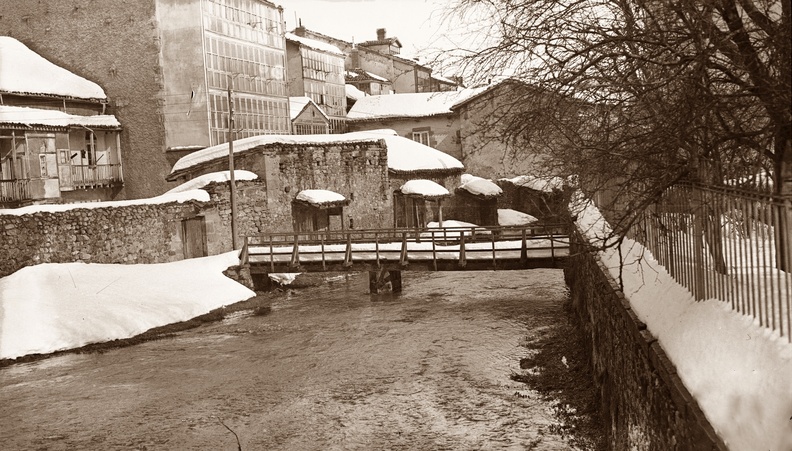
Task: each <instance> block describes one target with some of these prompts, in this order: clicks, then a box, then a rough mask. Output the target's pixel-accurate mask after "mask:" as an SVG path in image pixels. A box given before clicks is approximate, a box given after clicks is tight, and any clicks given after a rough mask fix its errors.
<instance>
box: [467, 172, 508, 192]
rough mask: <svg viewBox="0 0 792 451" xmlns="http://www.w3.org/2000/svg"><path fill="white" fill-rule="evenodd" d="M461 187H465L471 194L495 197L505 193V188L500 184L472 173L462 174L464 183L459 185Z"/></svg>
mask: <svg viewBox="0 0 792 451" xmlns="http://www.w3.org/2000/svg"><path fill="white" fill-rule="evenodd" d="M459 189H463V190H465V191H467V192H469V193H470V194H475V195H478V196H484V197H495V196H500V195H501V194H503V190H502V189H501V187H500V186H498V185H496V184H494V183H492V182H491V181H489V180H487V179H484V178H481V177H476V176H475V175H470V174H463V175H462V185H460V186H459Z"/></svg>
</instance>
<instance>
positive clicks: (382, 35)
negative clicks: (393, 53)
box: [377, 28, 385, 41]
mask: <svg viewBox="0 0 792 451" xmlns="http://www.w3.org/2000/svg"><path fill="white" fill-rule="evenodd" d="M377 40H378V41H384V40H385V29H384V28H377Z"/></svg>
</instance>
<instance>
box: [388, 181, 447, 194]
mask: <svg viewBox="0 0 792 451" xmlns="http://www.w3.org/2000/svg"><path fill="white" fill-rule="evenodd" d="M400 189H401V192H402V193H403V194H414V195H418V196H424V197H444V196H448V195H450V194H451V193H449V192H448V190H447V189H445V187H443V186H442V185H440V184H438V183H436V182H433V181H431V180H423V179H419V180H410V181H408V182H407V183H405V184H404V185H402V186H401V188H400Z"/></svg>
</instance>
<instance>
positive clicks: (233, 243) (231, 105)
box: [228, 75, 237, 250]
mask: <svg viewBox="0 0 792 451" xmlns="http://www.w3.org/2000/svg"><path fill="white" fill-rule="evenodd" d="M233 93H234V77H232V76H231V75H229V76H228V177H229V179H228V182H229V187H230V192H231V248H232V249H234V250H236V248H237V218H236V213H237V212H236V181H235V180H234V99H233V97H232V95H233Z"/></svg>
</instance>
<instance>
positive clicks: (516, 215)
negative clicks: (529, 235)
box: [498, 208, 538, 226]
mask: <svg viewBox="0 0 792 451" xmlns="http://www.w3.org/2000/svg"><path fill="white" fill-rule="evenodd" d="M536 221H538V219H536V218H534V217H533V216H531V215H529V214H528V213H523V212H521V211H517V210H512V209H511V208H499V209H498V225H502V226H524V225H528V224H530V223H532V222H536Z"/></svg>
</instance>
